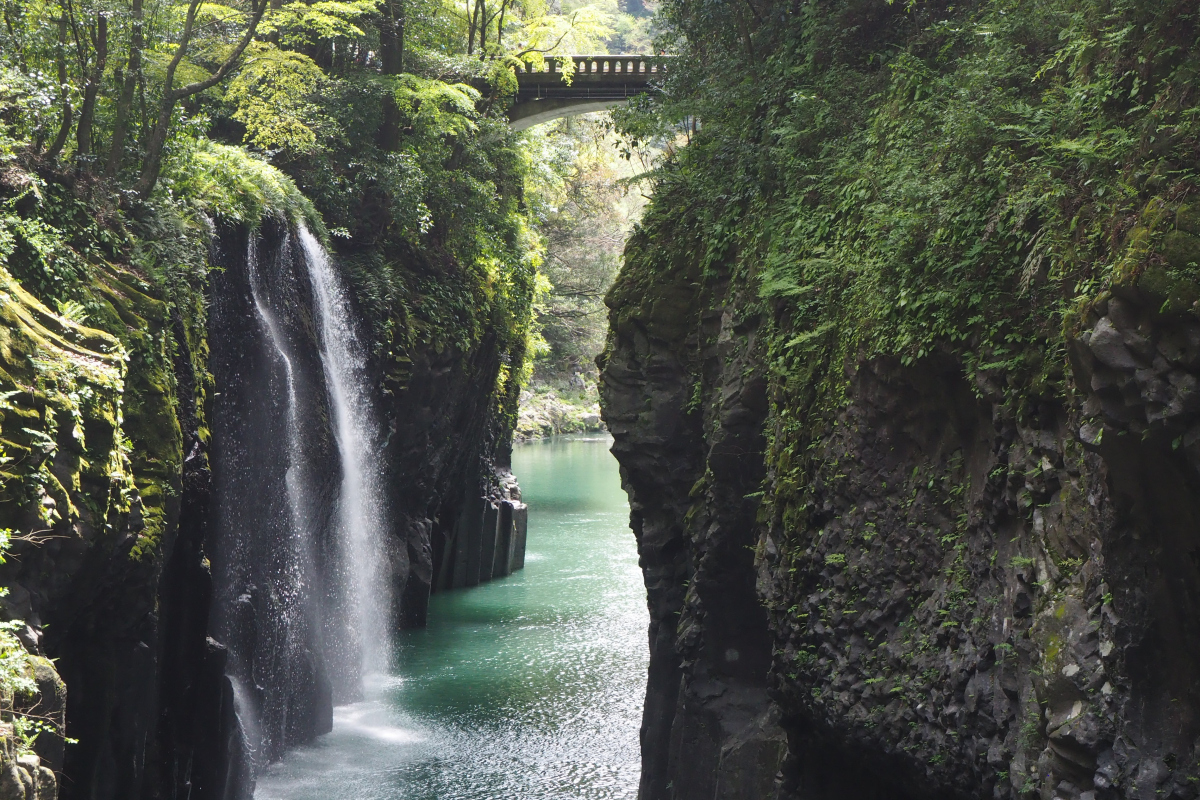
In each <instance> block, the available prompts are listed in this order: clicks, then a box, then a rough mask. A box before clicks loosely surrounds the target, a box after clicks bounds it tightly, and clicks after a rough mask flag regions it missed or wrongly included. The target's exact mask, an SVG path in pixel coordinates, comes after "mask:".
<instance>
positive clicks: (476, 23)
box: [467, 0, 483, 55]
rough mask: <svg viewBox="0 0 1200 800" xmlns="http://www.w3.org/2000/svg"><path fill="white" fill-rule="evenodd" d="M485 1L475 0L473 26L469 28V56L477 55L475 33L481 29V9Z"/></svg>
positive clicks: (472, 16)
mask: <svg viewBox="0 0 1200 800" xmlns="http://www.w3.org/2000/svg"><path fill="white" fill-rule="evenodd" d="M482 5H483V0H475V8H474V9H472V11H471V24H470V25H469V26H468V28H467V55H474V53H475V31H476V29H478V27H479V7H480V6H482Z"/></svg>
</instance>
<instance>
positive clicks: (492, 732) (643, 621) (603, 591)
mask: <svg viewBox="0 0 1200 800" xmlns="http://www.w3.org/2000/svg"><path fill="white" fill-rule="evenodd" d="M609 445H610V440H609V439H608V438H607V437H564V438H558V439H554V440H549V441H544V442H534V443H531V444H525V445H518V446H517V447H516V448H514V452H513V472H514V473H515V474H516V476H517V478H518V479H519V480H520V482H521V491H522V496H523V499H524V501H525V502H526V503H528V504H529V544H528V551H527V556H526V562H525V569H524V570H522V571H520V572H517V573H515V574H514V575H512V576H510V577H508V578H504V579H502V580H497V581H493V582H491V583H487V584H484V585H483V586H479V587H476V588H473V589H465V590H459V591H454V592H447V593H444V594H437V595H434V597H433V598H432V601H431V604H430V609H429V627H428V628H427V629H425V630H420V631H411V632H408V633H405V634H404V635H403V636H402V637H401V639H400V641H399V642H398V644H397V652H396V657H395V664H396V666H395V669H393V670H392V674H391V675H386V676H375V677H374V678H373V679H372V680H370V681H369V683H368V687H367V697H366V699H365V700H364V701H363V702H361V703H356V704H354V705H350V706H343V707H340V708H337V709H335V710H334V729H333V732H332V733H330V734H328V735H326V736H323V737H321V739H320V740H318V741H317V742H316V743H315V744H313V745H310V746H306V747H302V748H299V749H297V750H295V751H293V752H292V753H290V754H288V755H287V756H286V757H285V758H284V759H283V761H281V762H279V763H277V764H274V765H272V766H271V767H270V768H269V769H268V770H267V772H266V774H265V775H264V776H262V778H260V780H259V782H258V788H257V790H256V792H255V798H256V800H608V799H609V798H634V797H636V796H637V782H638V774H639V763H638V726H639V724H640V721H641V711H642V701H643V698H644V697H645V681H646V661H647V645H646V626H647V624H648V621H649V620H648V616H647V612H646V600H645V597H646V593H645V588H644V587H643V584H642V576H641V572H640V570H639V569H638V564H637V551H636V549H635V545H634V541H633V535H632V534H631V533H630V531H629V527H628V524H629V506H628V504H627V501H626V498H625V494H624V492H623V491H622V490H621V487H620V481H619V478H618V474H617V463H616V460H615V459H613V457H612V455H611V454H610V453H609V452H608V448H609Z"/></svg>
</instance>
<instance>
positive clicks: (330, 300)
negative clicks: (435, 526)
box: [206, 224, 392, 799]
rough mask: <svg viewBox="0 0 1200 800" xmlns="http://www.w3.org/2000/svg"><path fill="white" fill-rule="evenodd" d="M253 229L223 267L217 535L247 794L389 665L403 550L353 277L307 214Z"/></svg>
mask: <svg viewBox="0 0 1200 800" xmlns="http://www.w3.org/2000/svg"><path fill="white" fill-rule="evenodd" d="M242 241H243V243H242V244H241V245H240V246H239V248H238V249H239V251H240V252H239V253H238V257H235V258H230V259H227V260H225V261H224V262H223V264H222V266H223V267H224V268H223V269H222V270H221V271H220V272H218V273H217V276H216V278H215V281H214V290H213V310H212V313H211V316H210V325H209V333H210V342H211V347H212V350H211V352H212V356H211V359H210V368H211V370H212V373H213V377H214V379H215V383H216V389H217V391H216V392H215V393H214V397H213V400H214V402H213V416H212V438H211V453H210V463H211V464H212V475H213V482H212V483H213V486H212V497H213V506H212V533H211V534H210V538H209V540H208V544H206V552H207V553H208V554H209V555H210V556H211V564H212V591H213V594H212V606H211V616H210V618H209V623H208V624H209V631H210V633H211V635H212V638H213V639H214V640H215V641H216V642H219V643H220V644H221V645H224V648H225V652H227V660H226V661H225V662H224V666H223V674H224V679H225V681H226V686H227V691H229V692H230V694H231V695H232V698H233V710H234V712H235V714H236V720H232V721H230V722H228V723H222V724H223V725H225V726H226V727H225V728H223V730H227V731H229V735H230V737H231V741H232V742H234V743H235V744H234V745H233V746H235V747H236V748H238V749H239V750H240V751H241V752H243V753H244V755H245V756H246V758H245V759H243V761H242V763H244V764H246V769H247V771H246V772H245V773H238V774H236V775H235V774H233V773H230V775H228V776H227V780H228V781H230V782H231V783H230V785H231V786H232V787H233V788H231V789H230V792H229V793H228V794H227V796H228V797H229V798H239V799H244V798H248V797H250V792H251V791H252V787H253V772H254V771H255V767H256V766H262V765H265V764H266V763H268V762H269V761H272V760H274V759H276V758H279V757H280V756H282V755H283V753H284V751H285V750H286V749H287V748H288V747H291V746H293V745H296V744H300V743H302V742H307V741H311V740H312V738H313V737H314V736H317V735H319V734H321V733H325V732H327V731H328V730H330V728H331V726H332V724H333V723H332V718H333V704H334V703H335V702H347V701H351V700H354V699H356V698H358V697H360V696H361V694H362V689H363V677H364V675H365V674H367V673H369V672H375V671H382V670H385V669H386V668H387V661H388V658H389V655H390V652H389V647H388V640H389V636H388V635H389V631H390V624H389V619H388V614H389V613H390V610H391V598H390V596H389V589H390V583H389V580H390V577H391V566H392V565H391V560H390V558H389V550H388V548H387V546H386V544H387V532H388V531H389V530H390V527H389V522H388V515H387V510H388V509H387V504H386V503H385V502H384V500H383V489H384V481H383V472H382V466H381V459H382V456H381V453H380V449H381V436H380V424H379V419H378V416H377V414H376V413H375V410H374V407H373V403H372V394H371V384H370V381H369V379H368V373H367V350H366V348H365V347H364V345H363V340H362V339H361V337H360V336H359V335H358V333H357V332H356V327H355V325H356V320H355V319H354V318H353V308H352V306H351V303H350V301H349V298H348V296H347V293H346V290H345V288H344V286H343V283H342V280H341V278H340V276H339V275H338V273H337V271H336V270H335V268H334V265H333V264H332V263H331V262H330V259H329V256H328V255H327V254H326V252H325V250H324V248H323V247H322V246H321V244H320V242H319V241H317V239H316V238H315V237H314V236H312V234H311V233H310V232H309V231H308V230H306V229H304V228H303V227H300V228H299V229H298V230H296V229H291V230H290V231H289V229H288V228H287V227H286V226H284V225H278V224H275V225H264V226H263V228H262V229H261V230H259V231H258V232H256V233H252V234H250V236H249V241H245V240H242ZM242 248H244V249H242ZM241 252H244V253H245V258H244V259H243V258H241V257H240V253H241ZM222 258H224V256H222ZM230 726H232V727H230ZM222 735H224V734H222ZM235 760H236V759H235Z"/></svg>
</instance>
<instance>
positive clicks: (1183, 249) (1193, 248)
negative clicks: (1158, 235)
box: [1162, 231, 1200, 271]
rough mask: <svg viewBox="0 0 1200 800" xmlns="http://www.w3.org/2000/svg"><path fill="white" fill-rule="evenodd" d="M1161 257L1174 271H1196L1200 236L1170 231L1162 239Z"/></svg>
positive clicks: (1199, 254)
mask: <svg viewBox="0 0 1200 800" xmlns="http://www.w3.org/2000/svg"><path fill="white" fill-rule="evenodd" d="M1162 256H1163V259H1165V260H1166V262H1167V263H1168V264H1170V265H1171V266H1172V267H1173V268H1174V269H1177V270H1189V271H1197V268H1198V267H1200V236H1193V235H1192V234H1190V233H1184V232H1183V231H1171V232H1170V233H1168V234H1167V235H1166V236H1164V237H1163V242H1162Z"/></svg>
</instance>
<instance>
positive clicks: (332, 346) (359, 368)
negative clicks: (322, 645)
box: [299, 224, 391, 673]
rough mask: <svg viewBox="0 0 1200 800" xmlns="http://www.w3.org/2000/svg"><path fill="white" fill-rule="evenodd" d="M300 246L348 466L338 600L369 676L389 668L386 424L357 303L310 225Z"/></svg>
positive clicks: (340, 514)
mask: <svg viewBox="0 0 1200 800" xmlns="http://www.w3.org/2000/svg"><path fill="white" fill-rule="evenodd" d="M299 238H300V244H301V247H302V248H303V249H304V256H305V263H306V265H307V267H308V274H309V278H310V280H311V281H312V288H313V297H314V301H315V302H314V305H315V311H316V322H317V327H318V332H319V338H320V344H321V364H322V368H323V370H324V374H325V386H326V390H327V392H328V394H329V403H330V407H331V411H332V416H333V420H332V421H333V431H334V438H335V440H336V442H337V448H338V455H339V456H340V458H341V464H342V482H341V487H340V492H339V496H338V501H337V509H336V517H335V520H336V522H335V524H336V536H337V541H338V542H339V543H340V550H341V553H340V555H341V558H342V569H341V581H340V587H339V588H340V590H341V596H340V597H339V598H338V600H339V601H340V602H341V603H342V604H343V608H344V610H345V612H346V615H347V622H348V625H349V634H350V641H351V643H352V645H353V646H355V647H356V648H357V649H358V652H359V657H360V667H361V669H362V671H363V672H364V673H367V672H378V671H381V670H384V669H386V668H387V661H388V657H389V648H388V629H389V627H390V626H389V625H388V620H387V609H389V608H390V605H391V604H390V602H389V597H388V589H389V587H388V584H387V580H386V579H387V572H388V571H387V569H386V566H387V564H388V563H389V561H388V558H387V550H386V547H385V546H384V541H383V536H382V533H383V531H384V530H385V529H386V526H385V519H384V514H385V508H384V503H383V502H382V486H381V483H382V476H381V474H380V470H379V458H380V456H379V449H380V438H379V435H378V431H379V426H378V422H377V420H376V419H375V415H374V414H373V413H372V404H371V392H370V384H369V383H368V381H367V374H366V354H365V352H364V348H363V346H362V343H361V341H360V340H359V338H358V335H357V333H356V332H355V329H354V325H353V316H352V314H351V309H350V304H349V302H348V300H347V298H346V293H345V290H344V289H343V287H342V285H341V280H340V279H339V277H338V275H337V273H336V272H335V271H334V269H333V265H332V264H331V263H330V261H329V256H328V254H327V253H326V252H325V248H324V247H322V246H321V243H320V242H319V241H317V238H316V237H315V236H313V235H312V233H311V232H309V230H308V228H306V227H304V225H303V224H302V225H301V226H300V236H299Z"/></svg>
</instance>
